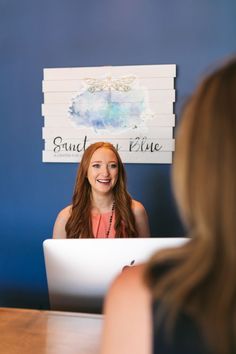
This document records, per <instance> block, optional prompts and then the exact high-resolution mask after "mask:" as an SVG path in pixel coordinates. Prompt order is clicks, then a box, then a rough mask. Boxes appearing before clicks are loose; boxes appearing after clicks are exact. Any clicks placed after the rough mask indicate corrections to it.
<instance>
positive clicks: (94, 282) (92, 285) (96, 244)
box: [43, 238, 187, 313]
mask: <svg viewBox="0 0 236 354" xmlns="http://www.w3.org/2000/svg"><path fill="white" fill-rule="evenodd" d="M186 240H187V239H186V238H117V239H48V240H45V241H44V242H43V250H44V258H45V266H46V274H47V283H48V291H49V301H50V307H51V309H52V310H65V311H79V312H92V313H101V312H102V304H103V299H104V296H105V294H106V292H107V290H108V288H109V286H110V285H111V282H112V281H113V279H114V278H115V277H116V276H117V275H118V274H119V273H120V272H122V270H123V268H124V267H125V266H132V265H136V264H139V263H142V262H145V261H146V260H147V259H148V258H149V257H150V256H151V255H152V254H153V253H154V252H155V251H157V250H160V249H162V248H166V247H174V246H179V245H182V244H183V243H184V242H186Z"/></svg>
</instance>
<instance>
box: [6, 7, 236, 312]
mask: <svg viewBox="0 0 236 354" xmlns="http://www.w3.org/2000/svg"><path fill="white" fill-rule="evenodd" d="M235 18H236V2H235V0H198V1H196V0H179V1H170V0H116V1H115V0H40V1H36V0H21V1H19V0H0V73H1V75H0V117H1V129H0V134H1V137H0V144H1V145H0V147H1V149H0V154H1V183H0V191H1V194H0V195H1V214H0V227H1V228H0V306H19V307H33V308H34V307H35V308H46V307H47V305H48V298H47V286H46V278H45V269H44V260H43V253H42V241H43V240H44V239H45V238H48V237H50V236H51V233H52V227H53V223H54V220H55V217H56V215H57V213H58V211H59V210H60V209H61V208H63V207H64V206H65V205H67V204H69V203H70V200H71V195H72V190H73V186H74V180H75V174H76V169H77V166H76V164H45V163H44V164H43V163H42V149H43V140H42V132H41V131H42V125H43V118H42V116H41V103H42V102H43V95H42V87H41V82H42V79H43V68H50V67H73V66H74V67H78V66H101V65H139V64H177V79H176V89H177V103H176V104H175V111H176V113H177V119H178V115H179V111H180V106H181V105H182V103H183V101H184V100H185V98H186V97H187V96H188V95H189V94H190V93H191V91H192V89H193V88H194V86H195V85H196V83H197V82H198V79H199V77H200V76H201V75H202V74H204V73H205V72H206V71H207V70H208V69H209V68H210V66H211V64H212V63H216V62H218V61H219V60H221V59H222V58H224V57H225V56H228V55H230V54H232V53H235V51H236V40H235V38H236V21H235ZM199 153H200V152H199ZM126 169H127V174H128V187H129V191H130V193H131V194H132V196H133V197H134V198H135V199H138V200H140V201H141V202H142V203H143V204H144V205H145V207H146V209H147V211H148V213H149V217H150V224H151V230H152V234H153V235H154V236H180V235H182V234H183V228H182V225H181V223H180V221H179V218H178V215H177V212H176V207H175V203H174V200H173V196H172V192H171V187H170V179H169V175H170V165H140V164H131V165H126Z"/></svg>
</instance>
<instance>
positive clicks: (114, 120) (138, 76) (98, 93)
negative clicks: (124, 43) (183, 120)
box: [42, 64, 176, 163]
mask: <svg viewBox="0 0 236 354" xmlns="http://www.w3.org/2000/svg"><path fill="white" fill-rule="evenodd" d="M175 77H176V65H174V64H171V65H138V66H109V67H108V66H106V67H79V68H51V69H49V68H48V69H44V78H43V85H42V86H43V94H44V103H43V104H42V115H43V117H44V126H43V129H42V135H43V139H44V142H45V146H44V150H43V162H63V163H64V162H77V163H78V162H80V159H81V156H82V154H83V152H84V150H85V149H86V148H87V147H88V146H89V145H90V144H92V143H94V142H96V141H109V142H111V143H112V144H113V145H114V146H115V147H116V148H117V150H118V151H119V154H120V156H121V158H122V160H123V162H124V163H171V162H172V153H173V151H174V145H175V141H174V139H173V128H174V126H175V115H174V111H173V109H174V108H173V107H174V102H175V89H174V79H175Z"/></svg>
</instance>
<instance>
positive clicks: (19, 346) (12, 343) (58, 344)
mask: <svg viewBox="0 0 236 354" xmlns="http://www.w3.org/2000/svg"><path fill="white" fill-rule="evenodd" d="M102 322H103V319H102V316H100V315H90V314H81V313H73V312H71V313H70V312H57V311H43V310H24V309H12V308H11V309H10V308H0V343H1V353H4V354H22V353H24V354H64V353H66V354H74V353H77V354H95V353H98V350H99V341H100V333H101V328H102Z"/></svg>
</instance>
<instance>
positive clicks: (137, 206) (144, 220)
mask: <svg viewBox="0 0 236 354" xmlns="http://www.w3.org/2000/svg"><path fill="white" fill-rule="evenodd" d="M132 210H133V213H134V218H135V224H136V229H137V231H138V237H150V228H149V221H148V216H147V212H146V210H145V208H144V206H143V205H142V204H141V203H140V202H138V201H137V200H133V201H132Z"/></svg>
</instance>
